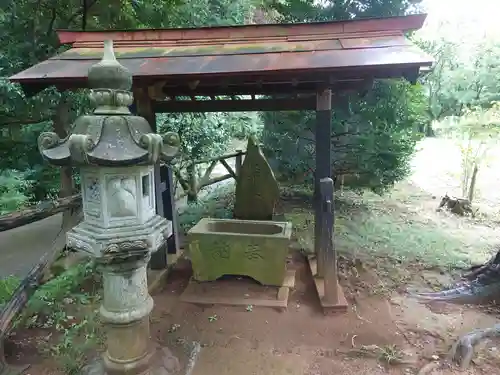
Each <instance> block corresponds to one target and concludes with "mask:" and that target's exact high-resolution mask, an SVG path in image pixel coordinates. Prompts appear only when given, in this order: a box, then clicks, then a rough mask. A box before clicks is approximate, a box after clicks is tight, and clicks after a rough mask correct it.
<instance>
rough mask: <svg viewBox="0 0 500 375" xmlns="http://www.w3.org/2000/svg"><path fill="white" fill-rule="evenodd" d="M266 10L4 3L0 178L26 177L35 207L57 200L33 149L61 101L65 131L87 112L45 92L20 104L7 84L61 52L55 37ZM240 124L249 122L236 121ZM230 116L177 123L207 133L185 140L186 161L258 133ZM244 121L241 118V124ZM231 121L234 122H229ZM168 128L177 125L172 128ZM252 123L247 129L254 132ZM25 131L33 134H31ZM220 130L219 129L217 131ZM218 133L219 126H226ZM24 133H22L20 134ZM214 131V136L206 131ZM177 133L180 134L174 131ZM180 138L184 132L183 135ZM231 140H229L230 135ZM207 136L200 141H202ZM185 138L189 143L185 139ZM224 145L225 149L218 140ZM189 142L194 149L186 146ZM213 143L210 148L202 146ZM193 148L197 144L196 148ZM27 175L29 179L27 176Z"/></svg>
mask: <svg viewBox="0 0 500 375" xmlns="http://www.w3.org/2000/svg"><path fill="white" fill-rule="evenodd" d="M265 7H266V3H265V2H261V1H257V0H237V1H230V0H221V1H215V2H214V1H211V0H197V1H195V2H187V1H183V0H169V1H158V0H134V1H129V0H106V1H104V0H91V1H87V2H83V3H82V2H81V1H80V0H69V1H62V0H55V1H53V0H40V1H37V2H35V3H33V2H32V1H27V0H21V1H11V0H8V1H7V2H6V4H5V5H4V6H2V10H1V12H0V18H1V20H2V22H0V33H1V34H2V36H3V37H4V39H5V40H8V41H9V42H8V43H4V44H3V45H2V51H1V53H0V104H1V105H0V170H4V169H15V170H19V171H22V172H23V173H24V172H25V171H26V174H25V178H27V179H28V180H29V181H30V183H31V186H32V191H31V192H30V194H29V196H30V199H32V200H33V202H36V201H39V200H43V199H46V198H50V197H51V196H52V195H54V194H55V193H57V190H58V189H57V185H58V182H57V180H58V177H57V173H56V172H57V169H56V168H52V167H50V166H48V165H47V164H46V163H44V162H43V160H42V158H41V156H40V155H39V153H38V150H37V147H36V140H37V137H38V135H39V133H40V131H42V130H49V129H51V128H52V124H53V119H54V116H55V115H56V108H57V106H58V105H59V103H61V102H62V101H65V100H67V101H69V103H71V105H70V108H69V116H68V118H67V119H65V122H67V123H65V124H64V125H66V130H68V128H69V126H70V124H71V122H72V121H73V120H74V118H75V117H76V116H78V115H79V114H81V113H86V112H88V111H89V109H90V107H89V103H88V100H87V98H86V97H85V93H84V92H80V93H63V94H61V93H59V92H57V90H55V89H53V88H51V89H46V90H43V91H42V92H40V93H38V94H37V95H36V96H33V97H26V95H25V94H24V93H23V92H22V90H21V88H20V86H19V85H15V84H11V83H10V82H9V81H8V79H7V77H9V76H10V75H12V74H15V73H18V72H20V71H22V70H24V69H27V68H29V67H30V66H32V65H34V64H36V63H38V62H40V61H42V60H45V59H47V58H49V57H50V56H52V55H55V54H56V53H59V52H62V51H63V50H65V49H67V47H66V46H63V47H60V46H59V45H58V41H57V36H56V33H55V30H56V29H77V30H102V29H130V28H162V27H187V26H207V25H228V24H243V23H247V22H249V21H251V20H252V19H253V18H254V15H255V13H256V11H257V10H259V9H264V8H265ZM238 116H239V117H240V118H243V117H244V116H247V117H248V116H250V117H252V116H254V115H253V114H250V115H248V114H247V115H238ZM238 116H234V115H225V114H218V115H206V116H205V115H199V116H198V118H197V119H195V117H196V116H191V117H189V116H188V117H187V119H185V120H182V119H183V118H184V117H183V116H179V117H180V120H179V121H180V122H182V121H191V120H192V121H193V122H194V123H196V124H200V123H202V122H203V127H204V128H205V129H206V132H205V133H203V132H202V131H201V130H200V129H201V128H199V129H198V130H192V131H190V132H189V136H187V137H184V139H185V140H186V141H185V142H184V146H185V149H186V150H188V151H187V154H192V155H198V156H200V157H208V156H210V155H214V154H215V153H217V152H219V151H220V150H224V143H227V141H228V140H229V138H230V137H231V134H232V132H233V131H234V133H235V135H236V136H237V137H244V136H245V135H246V134H247V133H248V132H249V133H252V132H254V131H258V130H256V129H254V128H252V129H248V128H247V127H246V125H242V124H243V121H242V120H238ZM242 116H243V117H242ZM235 119H236V120H235ZM172 123H173V125H178V124H177V123H176V120H175V119H174V120H173V121H172ZM254 123H255V121H254V122H250V125H249V126H253V124H254ZM30 124H31V125H32V126H30ZM221 124H222V125H221ZM227 124H229V126H228V129H229V130H227V131H223V132H222V131H220V126H227ZM21 126H23V128H22V130H19V129H20V127H21ZM210 126H214V127H215V128H214V129H208V127H210ZM177 127H179V126H177ZM185 133H186V132H185ZM228 134H229V135H228ZM204 136H207V138H206V139H205V140H203V139H202V138H203V137H204ZM189 137H191V138H189ZM222 138H224V142H221V141H219V140H221V139H222ZM191 140H193V141H194V143H191ZM208 140H210V141H213V145H214V147H213V148H210V150H208V151H207V147H206V146H205V145H203V144H201V143H203V142H205V143H206V141H208ZM196 142H198V143H196ZM28 171H29V172H28Z"/></svg>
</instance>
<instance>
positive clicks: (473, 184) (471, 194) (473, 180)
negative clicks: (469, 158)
mask: <svg viewBox="0 0 500 375" xmlns="http://www.w3.org/2000/svg"><path fill="white" fill-rule="evenodd" d="M478 172H479V168H478V166H477V164H474V169H473V170H472V176H471V178H470V185H469V191H468V194H467V199H468V200H469V202H470V203H472V199H474V191H475V190H476V179H477V173H478Z"/></svg>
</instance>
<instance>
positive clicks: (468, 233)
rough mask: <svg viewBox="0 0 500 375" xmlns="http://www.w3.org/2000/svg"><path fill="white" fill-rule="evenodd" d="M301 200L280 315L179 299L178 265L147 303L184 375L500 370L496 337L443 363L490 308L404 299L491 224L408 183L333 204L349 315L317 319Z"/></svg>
mask: <svg viewBox="0 0 500 375" xmlns="http://www.w3.org/2000/svg"><path fill="white" fill-rule="evenodd" d="M285 193H286V192H285ZM308 199H310V198H309V197H308V196H307V195H299V196H297V195H296V194H295V193H294V195H293V196H288V197H287V198H286V201H285V203H284V205H283V210H284V211H285V212H286V215H287V218H288V219H289V220H292V221H293V223H294V225H295V231H294V238H295V240H296V244H295V245H294V246H292V247H293V248H295V249H296V250H293V251H292V253H293V267H294V268H295V269H296V270H297V280H296V286H295V290H294V291H293V292H292V293H291V296H290V299H289V308H288V311H286V312H278V311H275V310H273V309H267V308H258V307H254V308H252V309H246V308H245V307H222V306H213V307H200V306H196V305H192V304H186V303H181V302H179V301H178V296H179V294H180V293H181V292H182V291H183V289H184V287H185V286H186V284H187V281H188V280H189V277H190V270H189V263H186V262H181V263H180V264H179V267H178V268H177V269H176V270H175V272H174V273H173V274H172V275H171V276H170V279H169V280H168V281H167V283H166V285H165V286H164V290H163V291H161V292H158V293H157V294H156V295H155V296H154V298H155V303H156V307H155V310H154V312H153V316H152V318H151V322H152V330H151V332H152V335H153V336H154V337H156V338H157V339H158V340H159V341H160V342H163V343H165V345H168V346H169V347H171V348H173V349H174V351H175V352H176V353H179V355H181V357H183V358H184V359H185V361H186V358H187V353H188V352H189V350H190V347H191V343H192V342H199V343H201V345H202V349H201V354H200V357H199V359H198V362H197V365H196V366H195V369H194V372H193V373H192V374H193V375H202V374H203V375H216V374H217V375H220V374H223V375H225V374H227V375H229V374H235V373H239V374H241V375H253V374H269V373H273V374H276V375H281V374H287V375H289V374H292V375H295V374H297V375H298V374H304V375H316V374H318V375H319V374H321V375H329V374H332V375H333V374H335V375H337V374H346V375H348V374H367V375H368V374H372V375H377V374H417V373H418V370H419V369H420V368H422V367H423V366H424V365H426V364H428V363H433V362H435V363H436V368H434V370H432V369H431V370H432V371H431V372H427V374H432V375H438V374H440V375H451V374H470V375H476V374H500V370H499V369H500V362H499V360H498V355H497V354H498V349H497V347H498V344H499V343H496V342H491V343H488V344H487V345H486V346H485V347H484V348H482V349H480V350H479V352H478V356H477V358H476V362H475V365H474V367H473V368H471V369H470V370H468V371H465V372H460V371H459V370H458V369H457V368H455V367H453V366H452V365H451V364H449V363H447V362H446V361H445V360H444V358H445V356H446V353H447V351H448V350H449V347H450V345H451V344H452V343H453V341H454V340H455V339H456V338H457V337H458V336H459V335H461V334H463V333H465V332H468V331H470V330H473V329H475V328H478V327H488V326H491V325H493V324H494V323H495V322H496V321H497V319H498V317H497V315H496V311H495V310H494V309H486V308H485V309H483V308H472V307H464V306H451V305H434V306H426V305H423V304H419V303H417V302H416V301H415V300H413V299H411V298H410V297H409V296H408V294H407V290H408V289H420V290H423V289H427V290H428V289H434V288H438V287H440V286H442V285H443V284H446V283H449V282H450V281H451V280H452V276H451V275H456V274H458V273H459V272H460V270H459V269H457V267H463V266H465V265H467V264H470V262H471V260H473V261H483V260H484V259H486V258H487V257H488V256H489V254H490V253H491V252H493V251H494V250H493V246H494V245H495V244H496V241H497V239H496V233H495V231H494V229H493V228H490V227H488V226H485V225H484V224H483V223H478V222H475V221H473V220H469V219H460V220H458V219H457V218H455V217H452V216H449V215H447V214H444V213H437V212H435V203H436V200H435V199H433V198H432V196H430V195H429V194H426V193H424V192H422V191H420V190H419V189H416V188H415V187H414V186H411V185H409V184H407V183H404V184H400V185H398V186H397V187H396V189H395V190H394V192H393V193H392V194H391V195H389V196H386V197H377V196H374V195H371V194H366V195H365V196H364V197H363V198H361V197H357V196H355V195H351V194H345V195H344V196H343V197H339V200H338V203H337V210H338V211H337V212H338V215H339V219H338V220H337V223H336V232H337V245H338V246H337V248H338V250H339V252H340V253H341V259H340V269H341V283H342V285H343V287H344V290H345V291H346V295H347V298H348V300H349V303H350V311H349V312H348V313H347V314H344V315H338V316H333V317H324V316H323V315H322V313H321V311H320V309H319V302H318V300H317V297H316V295H315V291H314V289H313V283H312V278H311V275H310V274H309V273H308V271H307V269H306V268H305V262H304V252H307V251H308V249H309V247H310V245H311V244H312V242H311V241H310V239H311V238H312V237H311V230H312V226H311V219H312V215H311V211H310V205H309V202H308ZM226 203H227V201H224V200H222V201H221V203H220V204H221V205H222V206H224V205H226ZM298 249H301V250H298ZM431 255H432V256H431ZM242 294H244V288H243V289H242ZM249 310H250V311H249ZM17 354H19V353H17ZM22 358H23V357H22V356H21V359H19V361H21V362H22V361H23V359H22ZM37 358H38V359H37ZM24 360H26V359H24ZM30 360H31V361H35V362H32V363H36V362H38V364H36V365H35V366H33V367H32V368H31V369H30V371H29V373H30V374H31V375H39V374H48V373H50V374H59V373H57V372H54V370H48V369H49V368H51V369H53V368H54V363H50V361H48V362H47V360H42V359H41V358H40V357H31V358H30ZM185 361H184V362H185ZM438 364H439V366H440V367H439V368H438V367H437V366H438Z"/></svg>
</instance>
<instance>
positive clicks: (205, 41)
mask: <svg viewBox="0 0 500 375" xmlns="http://www.w3.org/2000/svg"><path fill="white" fill-rule="evenodd" d="M424 19H425V15H413V16H406V17H392V18H387V19H366V20H354V21H344V22H326V23H312V24H295V25H248V26H239V27H235V26H233V27H216V28H199V29H169V30H130V31H93V32H74V31H60V32H59V38H60V41H61V43H71V44H72V47H73V48H71V49H70V50H68V51H66V52H63V53H61V54H59V55H57V56H54V57H52V58H50V59H48V60H46V61H43V62H41V63H39V64H37V65H35V66H33V67H31V68H29V69H27V70H25V71H23V72H20V73H18V74H16V75H14V76H12V77H11V78H10V79H11V80H12V81H14V82H19V83H22V84H23V85H24V86H25V87H29V86H30V85H35V86H36V87H38V88H39V87H40V86H44V87H46V86H50V85H54V84H55V85H57V84H64V85H66V86H67V87H71V88H73V87H74V88H77V87H85V86H86V83H87V72H88V69H89V68H90V67H91V66H92V65H93V64H95V63H96V62H98V61H99V60H100V58H101V56H102V50H103V49H102V46H103V41H104V39H113V41H114V46H115V54H116V57H117V59H118V60H119V61H120V63H122V64H123V65H124V66H125V67H127V68H128V69H129V70H130V71H131V72H132V75H133V77H134V81H135V82H138V81H139V82H140V81H144V80H151V79H153V78H154V79H166V80H168V81H172V80H174V81H176V80H177V79H179V80H181V79H186V78H189V79H203V78H214V77H216V78H217V77H221V79H222V78H223V79H224V80H225V82H226V83H227V81H228V80H229V81H231V79H232V78H238V79H239V80H242V79H243V80H244V77H245V76H248V77H252V78H251V79H255V76H258V75H267V74H273V75H276V76H280V77H283V76H285V75H286V76H290V79H292V78H293V79H295V80H296V79H299V80H300V75H301V74H303V73H306V72H307V73H308V74H311V73H314V72H323V73H324V72H328V73H338V74H340V75H342V74H343V72H344V71H345V70H349V71H350V73H351V76H352V79H357V78H360V77H362V78H366V77H372V78H377V73H376V72H377V71H379V72H380V71H381V70H384V69H385V70H386V72H384V74H383V76H384V77H387V71H388V70H390V69H394V68H396V67H397V68H405V67H409V68H416V69H418V68H419V67H421V66H430V65H431V64H432V61H433V60H432V58H431V57H430V56H428V55H427V54H425V53H424V52H422V51H421V50H420V49H419V48H418V47H416V46H415V45H413V44H412V43H411V42H409V41H408V40H407V39H406V38H405V37H404V31H406V30H408V29H416V28H419V27H421V26H422V23H423V21H424ZM353 72H354V74H353ZM356 72H357V73H356ZM395 74H400V70H399V73H398V72H396V71H395Z"/></svg>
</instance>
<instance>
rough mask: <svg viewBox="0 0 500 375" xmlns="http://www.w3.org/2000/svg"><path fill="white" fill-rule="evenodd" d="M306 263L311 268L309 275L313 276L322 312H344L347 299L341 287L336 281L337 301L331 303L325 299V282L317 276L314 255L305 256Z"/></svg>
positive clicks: (346, 307)
mask: <svg viewBox="0 0 500 375" xmlns="http://www.w3.org/2000/svg"><path fill="white" fill-rule="evenodd" d="M307 263H308V264H309V269H310V270H311V275H312V276H313V278H314V285H315V286H316V292H317V293H318V297H319V300H320V303H321V307H322V308H323V313H324V314H325V315H331V314H336V313H345V312H347V310H348V308H349V304H348V303H347V299H346V298H345V294H344V291H343V290H342V287H341V286H340V285H339V284H338V283H337V302H336V303H331V302H329V301H325V282H324V280H323V278H321V277H318V276H317V269H318V267H317V266H318V265H317V262H316V257H315V256H314V255H309V256H308V257H307Z"/></svg>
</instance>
